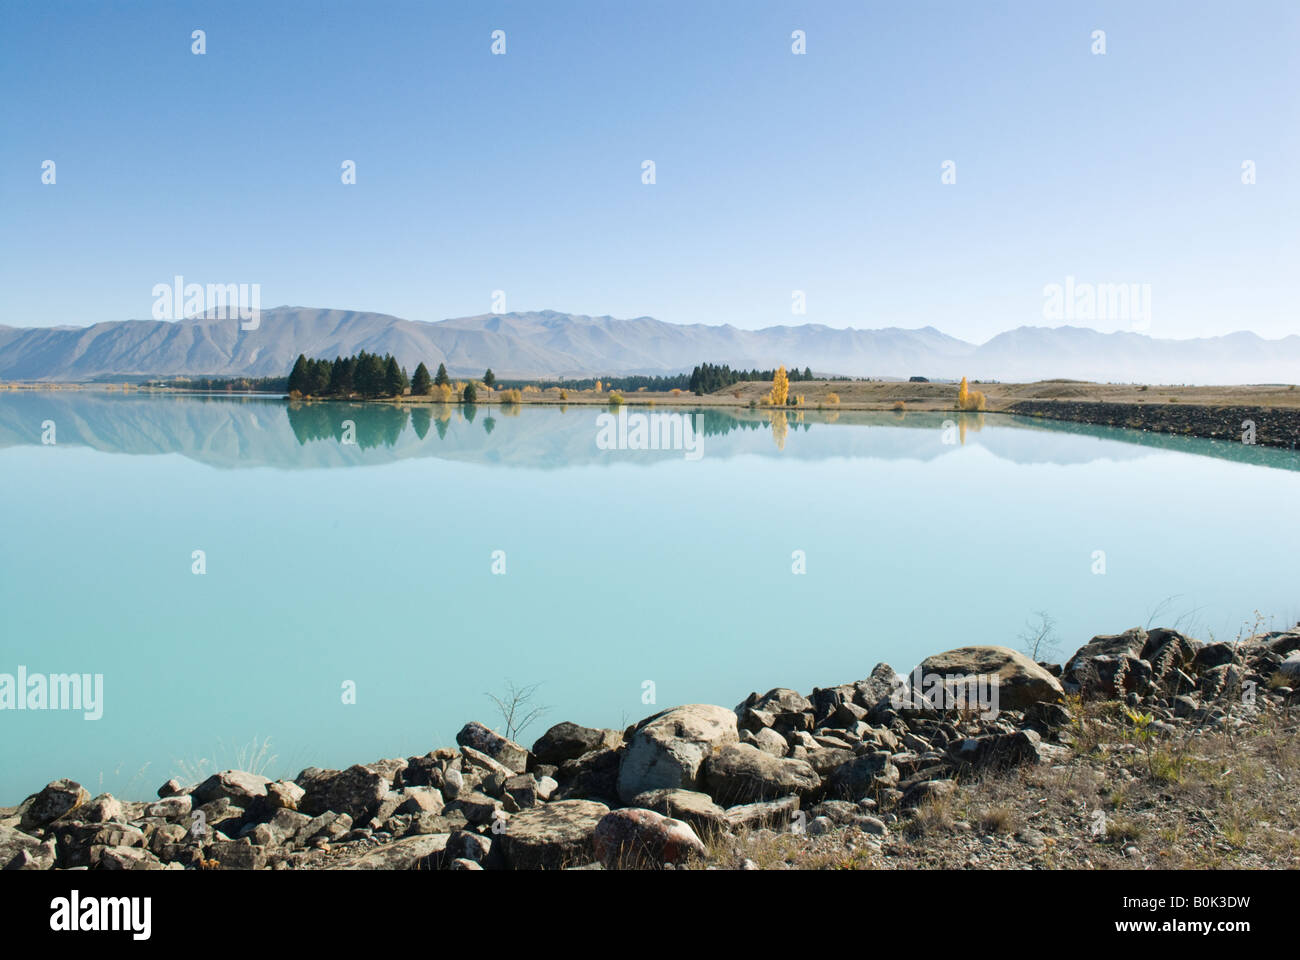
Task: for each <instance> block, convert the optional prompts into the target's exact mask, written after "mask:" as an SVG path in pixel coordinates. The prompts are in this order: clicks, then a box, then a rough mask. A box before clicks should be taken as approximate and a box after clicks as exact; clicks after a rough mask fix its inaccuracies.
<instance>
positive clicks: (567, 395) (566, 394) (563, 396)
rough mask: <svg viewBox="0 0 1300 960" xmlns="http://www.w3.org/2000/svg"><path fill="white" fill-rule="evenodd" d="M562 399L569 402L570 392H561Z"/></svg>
mask: <svg viewBox="0 0 1300 960" xmlns="http://www.w3.org/2000/svg"><path fill="white" fill-rule="evenodd" d="M560 399H561V400H568V399H569V391H568V390H561V391H560Z"/></svg>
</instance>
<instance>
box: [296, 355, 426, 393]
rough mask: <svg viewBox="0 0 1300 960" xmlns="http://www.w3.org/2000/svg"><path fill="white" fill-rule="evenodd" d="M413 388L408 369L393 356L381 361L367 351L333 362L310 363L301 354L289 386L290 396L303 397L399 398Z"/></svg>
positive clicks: (335, 359) (316, 361) (319, 361)
mask: <svg viewBox="0 0 1300 960" xmlns="http://www.w3.org/2000/svg"><path fill="white" fill-rule="evenodd" d="M410 385H411V379H410V377H408V376H407V375H406V368H405V367H402V366H399V365H398V363H397V359H396V358H395V357H394V356H393V355H392V354H391V353H386V354H384V355H383V356H382V357H381V356H379V354H377V353H367V352H366V351H365V350H362V351H361V352H360V353H358V354H356V355H355V356H351V357H335V358H334V359H333V360H323V359H312V360H309V359H308V358H307V357H306V356H305V355H304V354H301V353H300V354H298V359H297V361H295V363H294V365H293V370H292V371H290V373H289V382H288V388H289V393H290V394H294V393H297V394H301V395H302V396H304V397H350V396H353V395H354V394H355V395H357V396H362V397H397V396H401V395H402V394H403V393H404V392H405V391H406V388H407V387H409V386H410Z"/></svg>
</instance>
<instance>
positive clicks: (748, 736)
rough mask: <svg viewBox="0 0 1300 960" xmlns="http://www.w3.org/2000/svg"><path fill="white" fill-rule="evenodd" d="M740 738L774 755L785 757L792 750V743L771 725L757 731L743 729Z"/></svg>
mask: <svg viewBox="0 0 1300 960" xmlns="http://www.w3.org/2000/svg"><path fill="white" fill-rule="evenodd" d="M740 739H741V741H742V742H743V743H749V744H752V745H753V746H755V747H758V749H760V750H762V751H763V752H764V753H770V754H771V755H772V756H774V757H784V756H785V755H786V754H787V753H789V752H790V744H789V743H787V742H786V739H785V737H783V736H781V734H779V733H777V732H776V731H775V730H773V729H772V728H771V727H763V728H762V729H760V730H759V731H758V732H757V733H755V732H754V731H752V730H742V731H741V732H740Z"/></svg>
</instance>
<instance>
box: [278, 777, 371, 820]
mask: <svg viewBox="0 0 1300 960" xmlns="http://www.w3.org/2000/svg"><path fill="white" fill-rule="evenodd" d="M296 782H297V784H298V786H300V787H302V788H303V790H304V791H305V792H304V794H303V798H302V800H301V802H300V803H299V804H298V808H299V809H300V810H301V811H302V812H303V813H306V814H309V815H311V816H319V815H321V814H323V813H326V812H329V811H333V812H334V813H346V814H347V815H348V817H349V818H351V819H352V820H353V821H354V822H358V823H361V822H364V821H365V820H367V819H369V818H370V817H371V816H372V815H373V814H375V813H376V812H377V811H378V810H379V807H380V805H381V804H382V803H383V802H384V798H385V797H386V796H387V795H388V791H389V787H390V786H391V784H392V781H391V780H390V779H389V778H388V777H386V776H384V775H383V774H382V773H377V772H376V771H374V770H371V769H370V768H369V767H364V766H361V765H360V764H357V765H355V766H351V767H348V769H346V770H343V771H338V770H310V771H307V770H305V771H303V773H301V774H299V776H298V779H297V781H296Z"/></svg>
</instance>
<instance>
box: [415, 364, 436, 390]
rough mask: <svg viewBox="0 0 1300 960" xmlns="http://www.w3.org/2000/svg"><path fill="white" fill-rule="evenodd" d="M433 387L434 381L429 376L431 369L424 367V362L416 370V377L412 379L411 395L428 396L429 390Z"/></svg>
mask: <svg viewBox="0 0 1300 960" xmlns="http://www.w3.org/2000/svg"><path fill="white" fill-rule="evenodd" d="M432 386H433V379H432V378H431V377H430V376H429V368H428V367H426V366H425V365H424V361H421V362H420V365H419V366H418V367H416V368H415V376H414V377H412V378H411V393H412V394H414V395H415V396H417V397H424V396H428V394H429V388H430V387H432Z"/></svg>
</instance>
